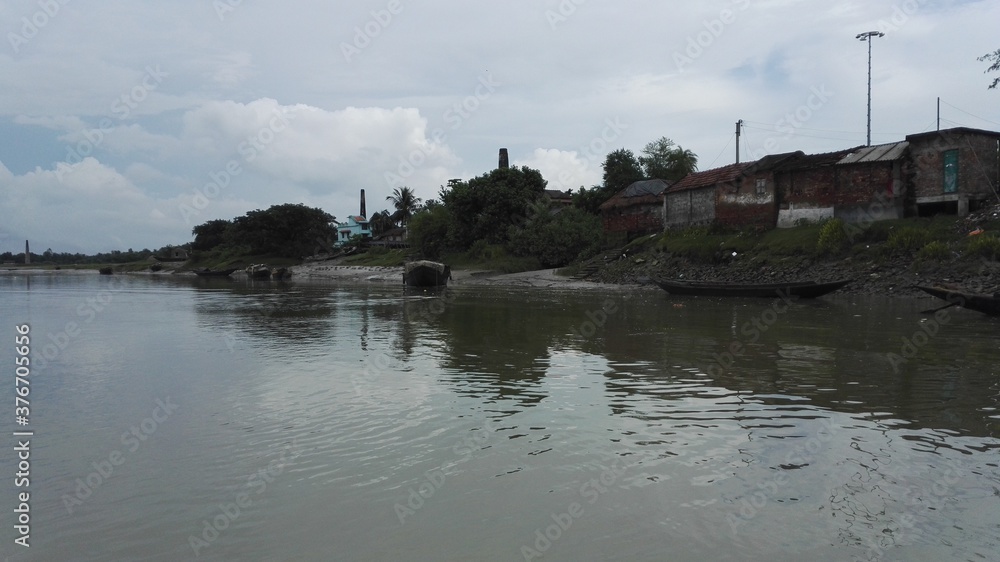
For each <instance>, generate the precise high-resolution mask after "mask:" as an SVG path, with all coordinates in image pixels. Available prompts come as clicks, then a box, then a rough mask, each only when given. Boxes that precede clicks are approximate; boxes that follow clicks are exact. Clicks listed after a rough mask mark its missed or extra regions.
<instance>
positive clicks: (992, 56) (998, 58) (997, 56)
mask: <svg viewBox="0 0 1000 562" xmlns="http://www.w3.org/2000/svg"><path fill="white" fill-rule="evenodd" d="M977 60H979V61H980V62H984V61H993V64H991V65H990V67H989V68H987V69H986V70H985V71H983V74H989V73H990V72H997V71H1000V49H997V50H996V51H993V52H992V53H986V54H985V55H983V56H981V57H979V59H977ZM998 84H1000V77H998V78H994V79H993V83H991V84H990V85H989V87H988V88H987V89H988V90H992V89H994V88H996V87H997V85H998Z"/></svg>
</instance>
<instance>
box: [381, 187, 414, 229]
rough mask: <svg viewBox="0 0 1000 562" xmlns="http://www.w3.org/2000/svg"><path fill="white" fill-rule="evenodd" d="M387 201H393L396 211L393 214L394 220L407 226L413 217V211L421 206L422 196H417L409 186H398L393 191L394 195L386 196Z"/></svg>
mask: <svg viewBox="0 0 1000 562" xmlns="http://www.w3.org/2000/svg"><path fill="white" fill-rule="evenodd" d="M386 200H387V201H392V205H393V206H394V207H395V208H396V212H395V213H393V215H392V220H393V221H395V222H397V223H399V224H401V225H403V226H406V223H408V222H410V218H411V217H413V213H415V212H416V211H417V209H419V208H420V198H419V197H417V196H416V195H415V194H414V193H413V190H412V189H411V188H409V187H406V186H403V187H397V188H396V189H394V190H393V191H392V195H390V196H388V197H386Z"/></svg>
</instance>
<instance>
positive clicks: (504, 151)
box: [499, 148, 510, 170]
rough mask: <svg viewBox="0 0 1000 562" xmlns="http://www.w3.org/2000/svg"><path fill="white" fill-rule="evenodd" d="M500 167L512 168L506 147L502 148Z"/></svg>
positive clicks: (503, 168)
mask: <svg viewBox="0 0 1000 562" xmlns="http://www.w3.org/2000/svg"><path fill="white" fill-rule="evenodd" d="M499 168H500V169H501V170H506V169H507V168H510V162H509V161H508V160H507V149H506V148H501V149H500V166H499Z"/></svg>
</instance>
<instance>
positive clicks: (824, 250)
mask: <svg viewBox="0 0 1000 562" xmlns="http://www.w3.org/2000/svg"><path fill="white" fill-rule="evenodd" d="M850 245H851V242H850V239H849V238H848V237H847V229H846V227H845V225H844V221H842V220H840V219H830V220H828V221H826V222H825V223H824V224H823V227H822V228H821V229H820V231H819V241H818V242H817V243H816V251H817V253H819V254H820V255H823V254H830V255H834V256H836V255H839V254H841V253H843V252H844V251H845V250H847V248H849V247H850Z"/></svg>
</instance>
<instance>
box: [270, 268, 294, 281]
mask: <svg viewBox="0 0 1000 562" xmlns="http://www.w3.org/2000/svg"><path fill="white" fill-rule="evenodd" d="M291 276H292V270H290V269H288V268H287V267H279V268H278V269H275V270H274V271H272V272H271V279H277V280H279V281H281V280H285V279H288V278H290V277H291Z"/></svg>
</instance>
